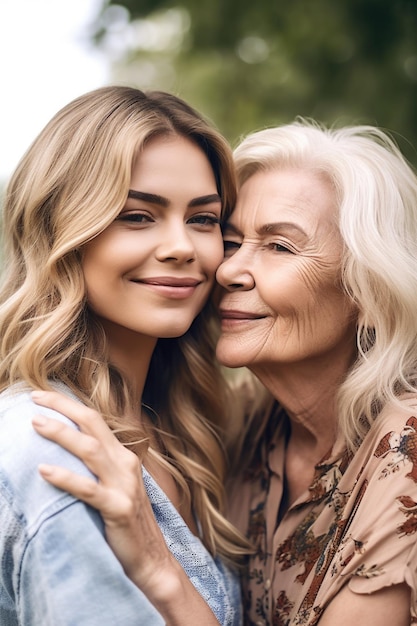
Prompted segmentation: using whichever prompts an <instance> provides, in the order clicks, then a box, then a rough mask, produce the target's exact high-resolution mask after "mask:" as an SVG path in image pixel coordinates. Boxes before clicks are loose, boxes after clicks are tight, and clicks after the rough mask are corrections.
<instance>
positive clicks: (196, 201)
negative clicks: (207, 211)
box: [127, 189, 221, 208]
mask: <svg viewBox="0 0 417 626" xmlns="http://www.w3.org/2000/svg"><path fill="white" fill-rule="evenodd" d="M127 195H128V198H133V199H134V200H143V201H144V202H149V203H150V204H158V205H159V206H162V207H167V206H169V204H170V201H169V200H168V198H164V196H160V195H158V194H156V193H148V192H146V191H137V190H136V189H129V193H128V194H127ZM213 203H221V198H220V196H219V194H217V193H212V194H209V195H207V196H199V197H198V198H193V199H192V200H190V202H189V203H188V205H187V206H188V207H190V208H192V207H196V206H204V205H205V204H213Z"/></svg>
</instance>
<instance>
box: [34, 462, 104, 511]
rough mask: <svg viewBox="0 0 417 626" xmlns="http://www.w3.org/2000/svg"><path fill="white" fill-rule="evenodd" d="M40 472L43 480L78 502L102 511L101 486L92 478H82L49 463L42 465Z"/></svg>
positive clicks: (39, 468)
mask: <svg viewBox="0 0 417 626" xmlns="http://www.w3.org/2000/svg"><path fill="white" fill-rule="evenodd" d="M38 470H39V473H40V475H41V476H42V478H44V479H45V480H46V481H47V482H48V483H50V484H51V485H54V487H58V489H62V490H63V491H67V492H68V493H70V494H71V495H73V496H74V497H75V498H77V499H78V500H82V501H83V502H85V503H86V504H89V505H90V506H92V507H94V508H98V509H100V504H102V502H101V501H100V491H99V485H98V483H97V482H96V481H94V480H93V479H92V478H88V477H87V476H80V475H79V474H76V473H75V472H71V471H70V470H67V469H65V468H63V467H58V466H57V465H48V464H47V463H41V464H40V465H39V466H38Z"/></svg>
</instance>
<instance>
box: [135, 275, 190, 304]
mask: <svg viewBox="0 0 417 626" xmlns="http://www.w3.org/2000/svg"><path fill="white" fill-rule="evenodd" d="M132 282H134V283H139V284H142V285H146V286H148V287H149V288H150V289H152V290H153V291H154V292H156V293H158V294H159V295H161V296H164V297H166V298H172V299H175V300H181V299H183V298H189V297H190V296H192V295H193V293H194V292H195V290H196V288H197V287H198V285H200V283H201V282H202V281H201V280H199V279H197V278H191V277H185V278H178V277H174V276H154V277H152V278H140V279H132Z"/></svg>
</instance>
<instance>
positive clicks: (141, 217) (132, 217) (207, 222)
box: [116, 212, 220, 227]
mask: <svg viewBox="0 0 417 626" xmlns="http://www.w3.org/2000/svg"><path fill="white" fill-rule="evenodd" d="M116 219H118V220H120V221H122V222H136V223H137V224H143V223H145V222H153V221H155V220H154V218H153V217H152V216H151V215H147V214H146V213H140V212H136V213H133V212H129V213H128V212H125V213H121V214H120V215H119V216H118V217H117V218H116ZM187 223H188V224H196V225H197V226H202V227H208V226H216V225H217V224H220V219H219V218H218V217H217V216H215V215H211V214H210V215H206V214H198V215H193V216H191V217H190V218H188V220H187Z"/></svg>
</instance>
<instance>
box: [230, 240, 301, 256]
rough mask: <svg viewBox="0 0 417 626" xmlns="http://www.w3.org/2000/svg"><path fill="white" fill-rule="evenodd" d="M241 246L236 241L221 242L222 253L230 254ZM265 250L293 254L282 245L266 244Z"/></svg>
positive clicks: (288, 248) (287, 247)
mask: <svg viewBox="0 0 417 626" xmlns="http://www.w3.org/2000/svg"><path fill="white" fill-rule="evenodd" d="M241 245H242V244H241V243H240V242H238V241H230V240H228V239H225V240H224V241H223V246H224V251H225V252H232V251H235V250H238V249H239V248H240V246H241ZM265 248H266V249H267V250H272V251H273V252H277V253H278V252H283V253H288V254H294V252H293V251H292V250H291V249H290V247H289V246H286V245H284V244H282V243H276V242H273V243H268V244H267V245H266V246H265Z"/></svg>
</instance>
